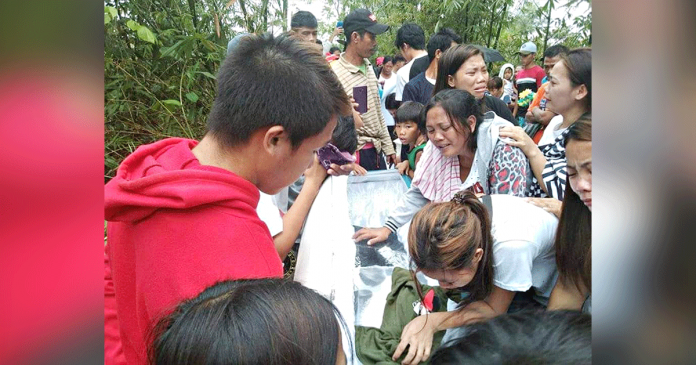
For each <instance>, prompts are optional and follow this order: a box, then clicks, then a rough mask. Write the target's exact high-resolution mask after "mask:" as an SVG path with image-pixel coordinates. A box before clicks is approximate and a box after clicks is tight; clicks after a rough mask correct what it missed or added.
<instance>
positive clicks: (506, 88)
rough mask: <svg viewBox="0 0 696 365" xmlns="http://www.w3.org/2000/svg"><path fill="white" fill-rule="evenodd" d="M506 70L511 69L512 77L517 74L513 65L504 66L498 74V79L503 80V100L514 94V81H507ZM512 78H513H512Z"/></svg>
mask: <svg viewBox="0 0 696 365" xmlns="http://www.w3.org/2000/svg"><path fill="white" fill-rule="evenodd" d="M506 68H509V69H510V72H511V75H514V74H515V66H513V65H512V63H506V64H504V65H503V67H501V68H500V72H498V77H500V78H501V79H503V95H502V96H501V97H500V98H501V99H502V98H503V96H505V95H509V96H512V93H513V90H512V81H510V80H506V79H505V77H504V75H505V69H506ZM510 78H512V76H511V77H510Z"/></svg>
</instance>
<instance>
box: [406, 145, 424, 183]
mask: <svg viewBox="0 0 696 365" xmlns="http://www.w3.org/2000/svg"><path fill="white" fill-rule="evenodd" d="M422 154H423V150H420V151H418V152H416V157H415V158H414V162H415V163H414V165H415V166H416V167H417V166H418V161H420V158H421V155H422ZM415 174H416V171H415V170H411V169H410V168H409V169H408V176H409V177H410V178H411V179H413V176H414V175H415Z"/></svg>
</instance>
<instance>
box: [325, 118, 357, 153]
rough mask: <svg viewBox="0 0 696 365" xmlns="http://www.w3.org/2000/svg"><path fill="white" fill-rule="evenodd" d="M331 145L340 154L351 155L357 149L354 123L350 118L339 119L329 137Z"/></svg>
mask: <svg viewBox="0 0 696 365" xmlns="http://www.w3.org/2000/svg"><path fill="white" fill-rule="evenodd" d="M331 144H333V145H334V146H336V148H338V149H339V150H340V151H341V152H348V153H350V154H351V155H352V154H354V153H355V151H356V150H357V149H358V131H356V130H355V121H354V120H353V117H352V116H345V117H339V118H338V122H337V124H336V128H334V131H333V134H332V135H331Z"/></svg>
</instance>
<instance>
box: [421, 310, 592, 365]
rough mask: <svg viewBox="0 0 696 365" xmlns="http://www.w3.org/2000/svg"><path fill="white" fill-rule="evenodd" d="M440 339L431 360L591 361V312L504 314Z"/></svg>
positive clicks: (483, 364) (492, 364) (525, 364)
mask: <svg viewBox="0 0 696 365" xmlns="http://www.w3.org/2000/svg"><path fill="white" fill-rule="evenodd" d="M464 328H465V331H466V334H465V335H464V337H460V338H457V339H455V340H453V341H450V342H447V343H445V344H443V346H442V347H440V348H439V349H438V350H437V351H435V353H434V354H433V356H432V358H431V360H430V362H431V363H432V364H442V365H455V364H457V365H458V364H470V365H507V364H521V365H532V364H573V365H584V364H587V365H589V364H591V363H592V316H591V315H589V314H586V313H581V312H577V311H569V310H563V311H538V312H518V313H514V314H503V315H500V316H497V317H495V318H493V319H491V320H488V321H485V322H479V323H475V324H472V325H468V326H466V327H464Z"/></svg>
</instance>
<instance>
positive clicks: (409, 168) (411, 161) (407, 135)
mask: <svg viewBox="0 0 696 365" xmlns="http://www.w3.org/2000/svg"><path fill="white" fill-rule="evenodd" d="M422 111H423V104H421V103H419V102H417V101H406V102H404V103H403V104H401V106H400V107H399V109H398V110H397V111H396V125H397V126H398V127H399V135H398V137H399V140H400V141H401V144H402V145H403V146H404V147H406V148H407V149H408V159H407V160H405V161H402V162H400V163H398V164H397V165H396V168H397V169H399V172H400V173H401V174H402V175H406V176H408V177H410V178H411V179H413V174H414V172H415V171H416V165H417V164H418V161H419V160H420V157H421V155H422V154H423V148H424V147H425V143H426V142H428V132H427V131H426V129H425V118H423V115H422V114H421V113H422Z"/></svg>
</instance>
